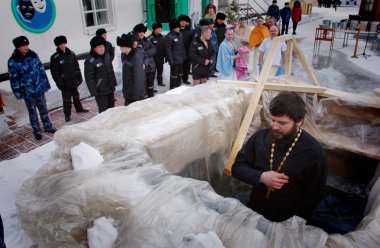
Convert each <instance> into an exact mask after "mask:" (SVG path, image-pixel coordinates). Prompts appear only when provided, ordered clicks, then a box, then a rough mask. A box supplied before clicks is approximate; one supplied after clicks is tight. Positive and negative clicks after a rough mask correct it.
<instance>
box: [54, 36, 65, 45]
mask: <svg viewBox="0 0 380 248" xmlns="http://www.w3.org/2000/svg"><path fill="white" fill-rule="evenodd" d="M62 43H65V44H67V39H66V37H65V36H63V35H60V36H57V37H55V38H54V45H56V46H58V45H61V44H62Z"/></svg>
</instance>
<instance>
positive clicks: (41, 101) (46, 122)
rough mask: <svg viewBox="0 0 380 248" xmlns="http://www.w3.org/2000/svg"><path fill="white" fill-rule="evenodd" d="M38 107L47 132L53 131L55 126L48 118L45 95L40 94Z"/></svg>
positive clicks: (37, 102)
mask: <svg viewBox="0 0 380 248" xmlns="http://www.w3.org/2000/svg"><path fill="white" fill-rule="evenodd" d="M36 105H37V108H38V112H40V118H41V121H42V123H43V125H44V129H45V131H47V130H51V129H52V128H53V125H52V124H51V122H50V119H49V116H48V110H47V106H46V99H45V94H40V95H38V96H37V101H36Z"/></svg>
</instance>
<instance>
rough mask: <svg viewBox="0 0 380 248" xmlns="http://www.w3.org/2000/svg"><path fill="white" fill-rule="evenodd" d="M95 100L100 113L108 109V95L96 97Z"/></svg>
mask: <svg viewBox="0 0 380 248" xmlns="http://www.w3.org/2000/svg"><path fill="white" fill-rule="evenodd" d="M95 100H96V104H97V105H98V110H99V113H101V112H104V111H106V110H107V109H108V95H101V96H95Z"/></svg>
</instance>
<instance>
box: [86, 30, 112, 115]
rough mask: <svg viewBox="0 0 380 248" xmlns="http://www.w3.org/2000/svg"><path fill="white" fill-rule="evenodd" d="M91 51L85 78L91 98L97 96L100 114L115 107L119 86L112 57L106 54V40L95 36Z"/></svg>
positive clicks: (91, 42) (92, 40) (87, 60)
mask: <svg viewBox="0 0 380 248" xmlns="http://www.w3.org/2000/svg"><path fill="white" fill-rule="evenodd" d="M90 45H91V51H90V54H89V56H88V57H87V58H86V60H85V62H84V76H85V79H86V84H87V87H88V90H89V91H90V94H91V96H95V100H96V104H97V105H98V109H99V113H101V112H103V111H106V110H107V109H109V108H113V107H115V96H114V92H115V86H116V84H117V82H116V77H115V73H114V70H113V66H112V60H111V56H110V55H109V54H108V53H105V39H104V38H102V37H99V36H95V37H94V38H92V39H91V41H90Z"/></svg>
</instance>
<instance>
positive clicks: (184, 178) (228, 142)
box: [16, 85, 380, 248]
mask: <svg viewBox="0 0 380 248" xmlns="http://www.w3.org/2000/svg"><path fill="white" fill-rule="evenodd" d="M246 99H247V93H246V92H244V91H241V90H240V89H238V88H236V87H226V86H220V85H200V86H197V87H193V88H189V89H186V90H182V91H178V93H177V94H163V95H158V96H156V97H154V98H151V99H148V100H145V101H141V102H137V103H134V104H131V105H129V106H128V107H118V108H113V109H110V110H107V111H106V112H104V113H101V114H99V115H97V116H96V117H94V118H92V119H91V120H89V121H87V122H85V123H80V124H76V125H72V126H67V127H65V128H63V129H61V130H59V131H58V132H57V133H56V134H55V142H56V143H57V145H58V146H57V149H56V150H55V152H54V153H53V154H52V158H51V160H50V161H49V162H48V163H47V164H46V165H44V166H43V167H42V168H41V169H40V170H39V172H38V173H37V175H36V176H35V177H33V178H31V179H29V180H27V181H26V182H25V183H24V185H23V186H22V188H21V189H20V191H19V192H18V194H17V199H16V205H17V209H18V215H19V218H20V222H21V223H22V226H23V228H24V230H26V231H27V233H28V234H29V235H30V236H31V237H32V238H33V239H34V240H35V241H36V243H38V245H39V247H87V246H88V241H87V229H88V228H90V227H91V226H92V224H93V222H94V220H96V219H98V218H101V217H103V216H104V217H106V218H112V219H113V220H115V221H114V227H115V228H116V229H117V231H118V236H117V239H116V242H115V244H114V247H206V246H200V245H199V244H200V243H201V242H196V241H197V239H198V241H199V240H200V239H202V240H203V241H204V239H208V241H207V242H203V243H204V244H210V243H211V244H215V246H212V247H219V246H220V243H222V244H223V246H224V247H237V248H240V247H313V248H314V247H325V246H331V247H350V246H357V244H358V245H359V246H360V245H362V244H365V245H364V246H361V247H376V246H379V244H380V236H379V235H378V234H379V233H380V194H377V195H375V196H374V200H372V207H371V208H370V210H369V213H368V215H367V216H366V217H365V218H364V220H363V221H362V222H361V224H360V225H359V227H358V230H357V231H356V232H353V233H349V234H347V235H344V236H341V235H330V236H329V235H328V234H327V233H326V232H324V231H323V230H321V229H319V228H316V227H313V226H308V225H306V224H305V221H304V220H303V219H301V218H299V217H293V218H291V219H289V220H287V221H285V222H282V223H275V222H270V221H268V220H266V219H265V218H264V217H263V216H261V215H259V214H257V213H255V212H254V211H252V210H251V209H249V208H247V207H245V206H244V205H243V204H241V203H240V202H239V201H238V200H236V199H232V198H225V197H222V196H220V195H219V194H217V193H216V192H215V190H216V191H218V189H219V188H220V187H221V186H223V187H226V186H227V185H228V184H226V183H224V182H223V181H224V177H223V176H222V172H223V167H224V164H225V163H226V161H227V158H228V155H229V152H230V150H231V146H232V144H233V141H234V139H235V137H236V134H237V131H238V129H239V125H240V122H241V120H242V117H243V115H244V112H245V109H246V107H247V101H246ZM263 99H264V104H262V105H263V109H265V105H266V104H265V101H266V100H265V99H266V97H265V96H264V98H263ZM264 112H265V111H264ZM260 116H261V115H260ZM253 124H254V125H253V126H256V127H259V126H261V122H257V121H256V120H255V121H254V122H253ZM80 142H85V143H86V144H89V145H90V146H92V147H94V148H96V149H97V150H98V151H99V152H100V154H101V155H102V156H103V158H104V160H105V161H104V162H103V163H102V164H101V165H100V166H98V167H94V168H91V169H87V170H80V171H75V170H73V167H72V164H71V156H70V150H71V148H73V147H75V146H76V145H78V144H79V143H80ZM376 185H377V186H376ZM211 186H212V187H211ZM375 186H376V187H377V192H378V191H379V189H378V188H379V186H380V185H379V183H377V184H375ZM376 187H374V189H375V188H376ZM214 189H215V190H214Z"/></svg>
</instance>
